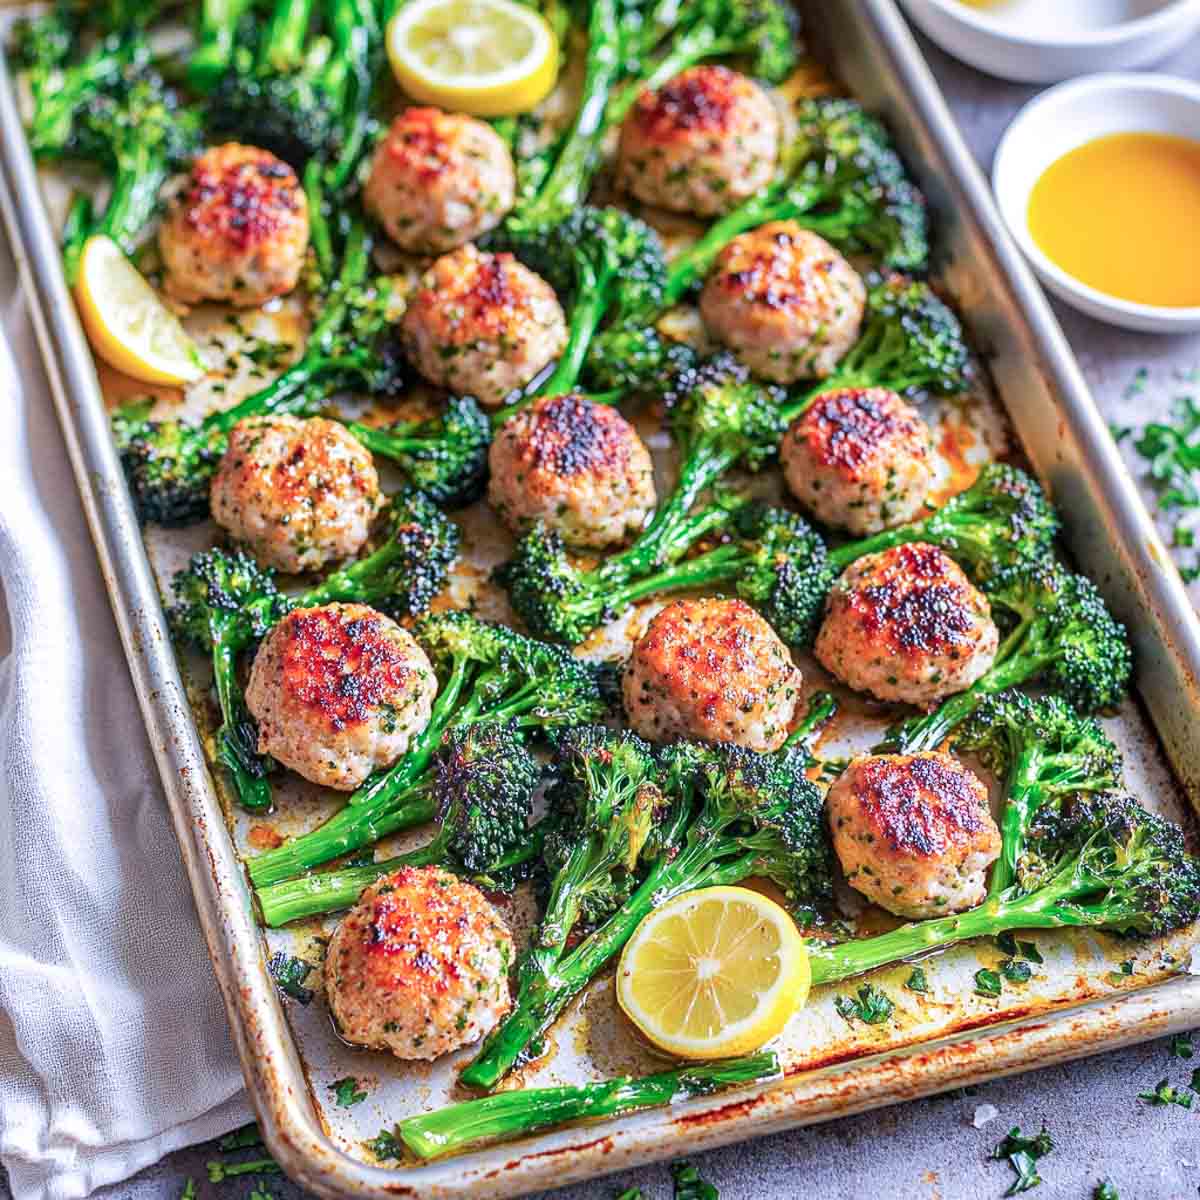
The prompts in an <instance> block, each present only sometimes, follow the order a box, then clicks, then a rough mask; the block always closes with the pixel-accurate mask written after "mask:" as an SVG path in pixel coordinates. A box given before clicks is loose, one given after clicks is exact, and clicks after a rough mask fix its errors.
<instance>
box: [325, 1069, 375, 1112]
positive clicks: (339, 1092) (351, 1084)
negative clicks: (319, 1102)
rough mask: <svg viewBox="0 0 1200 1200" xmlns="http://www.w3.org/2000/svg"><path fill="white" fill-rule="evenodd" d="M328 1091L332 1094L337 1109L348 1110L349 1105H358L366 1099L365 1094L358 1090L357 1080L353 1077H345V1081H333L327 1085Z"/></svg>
mask: <svg viewBox="0 0 1200 1200" xmlns="http://www.w3.org/2000/svg"><path fill="white" fill-rule="evenodd" d="M329 1090H330V1091H331V1092H332V1093H333V1096H334V1099H335V1100H336V1101H337V1106H338V1108H349V1107H350V1105H352V1104H358V1103H359V1102H360V1101H362V1100H365V1099H366V1098H367V1093H366V1092H360V1091H359V1090H358V1080H357V1079H355V1078H354V1076H353V1075H347V1076H346V1078H345V1079H338V1080H335V1081H334V1082H333V1083H331V1084H330V1085H329Z"/></svg>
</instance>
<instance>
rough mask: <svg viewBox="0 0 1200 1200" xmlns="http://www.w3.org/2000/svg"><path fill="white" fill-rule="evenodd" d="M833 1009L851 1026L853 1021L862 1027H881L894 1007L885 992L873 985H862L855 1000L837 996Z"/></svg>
mask: <svg viewBox="0 0 1200 1200" xmlns="http://www.w3.org/2000/svg"><path fill="white" fill-rule="evenodd" d="M833 1007H834V1008H835V1009H837V1014H838V1016H839V1017H841V1018H842V1020H844V1021H845V1022H847V1023H848V1024H850V1025H853V1024H854V1022H855V1020H859V1021H862V1022H863V1024H864V1025H882V1024H883V1023H884V1021H886V1020H888V1019H889V1018H890V1017H891V1015H892V1013H893V1012H894V1011H895V1009H896V1006H895V1005H894V1004H893V1003H892V1001H891V998H890V997H889V996H888V994H887V993H886V992H883V991H880V989H879V988H877V987H876V986H875V985H874V984H873V983H864V984H863V985H862V987H860V988H859V989H858V996H857V998H853V997H850V996H839V997H838V998H837V999H836V1000H835V1001H834V1002H833Z"/></svg>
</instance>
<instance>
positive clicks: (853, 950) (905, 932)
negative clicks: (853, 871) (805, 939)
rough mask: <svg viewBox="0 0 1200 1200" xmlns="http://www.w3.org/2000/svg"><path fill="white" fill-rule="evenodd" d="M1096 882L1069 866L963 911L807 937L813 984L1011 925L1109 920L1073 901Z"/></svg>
mask: <svg viewBox="0 0 1200 1200" xmlns="http://www.w3.org/2000/svg"><path fill="white" fill-rule="evenodd" d="M1095 887H1096V881H1095V880H1093V879H1090V878H1089V877H1087V876H1086V875H1082V874H1080V875H1077V874H1076V873H1075V872H1074V871H1073V870H1070V869H1068V870H1067V871H1066V872H1064V873H1062V874H1061V875H1060V876H1059V877H1057V878H1055V879H1052V880H1051V881H1050V882H1049V883H1048V884H1047V885H1046V886H1045V887H1041V888H1039V889H1038V890H1037V891H1035V892H1027V893H1020V892H1018V891H1016V889H1009V890H1007V891H1005V892H1002V893H1000V894H999V895H995V896H991V897H989V898H988V899H987V900H985V901H984V902H983V903H982V904H981V905H980V906H979V907H978V908H972V909H970V910H968V911H967V912H964V913H958V914H955V915H953V916H947V917H937V918H935V919H933V920H931V921H914V922H912V923H911V924H908V925H901V926H900V927H899V928H898V929H893V930H890V931H889V932H887V933H881V934H877V935H876V936H875V937H868V938H856V939H854V940H852V941H849V942H841V943H839V944H838V945H836V946H820V945H818V944H817V943H816V942H812V941H810V942H809V945H808V954H809V962H810V963H811V964H812V981H813V985H814V986H816V985H818V984H822V983H836V982H838V981H839V980H842V979H849V978H850V977H851V976H853V975H861V974H863V973H864V972H866V971H873V970H875V969H876V968H877V967H884V966H887V965H888V964H889V963H894V962H900V961H901V960H902V959H906V958H912V957H914V956H915V955H919V954H925V953H927V952H928V951H931V950H938V949H941V948H943V947H945V946H952V945H954V944H955V943H956V942H966V941H970V940H971V939H972V938H978V937H995V936H996V935H997V934H1000V933H1005V932H1007V931H1009V930H1018V929H1061V928H1064V927H1066V926H1073V927H1076V928H1078V927H1083V926H1095V925H1104V924H1107V923H1108V922H1109V921H1110V920H1111V919H1112V918H1113V915H1114V914H1113V913H1112V912H1110V911H1108V910H1106V909H1104V908H1103V907H1100V908H1097V909H1091V908H1088V907H1086V906H1084V905H1079V904H1075V903H1073V902H1072V901H1073V900H1075V899H1076V898H1078V897H1081V896H1084V895H1087V894H1088V893H1089V892H1091V891H1093V890H1095Z"/></svg>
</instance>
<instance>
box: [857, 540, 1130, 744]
mask: <svg viewBox="0 0 1200 1200" xmlns="http://www.w3.org/2000/svg"><path fill="white" fill-rule="evenodd" d="M986 591H987V594H988V598H989V600H990V601H991V602H992V605H993V608H998V609H999V610H1000V612H1001V613H1002V614H1008V615H1009V617H1010V622H1011V628H1010V629H1009V631H1008V632H1007V634H1006V635H1005V636H1004V637H1003V638H1002V639H1001V642H1000V647H999V649H998V650H997V652H996V658H995V661H994V662H993V664H992V666H991V667H990V668H989V669H988V671H987V672H986V673H985V674H984V675H982V676H981V677H980V678H979V679H978V680H976V682H975V683H973V684H972V685H971V686H970V687H969V688H967V689H966V690H965V691H962V692H958V693H957V694H956V695H953V696H950V697H948V698H947V699H946V700H944V701H943V702H942V703H941V705H940V706H939V707H938V708H936V709H934V710H933V711H932V712H930V713H926V714H924V715H922V716H919V717H912V718H910V719H908V720H906V721H903V722H901V723H900V724H898V725H895V726H893V727H892V728H891V729H890V730H889V731H888V734H887V737H886V738H885V739H884V741H883V743H882V744H881V745H880V747H879V749H880V750H881V751H888V752H892V753H900V754H912V753H915V752H916V751H918V750H932V749H934V748H936V747H937V746H939V745H940V744H941V743H942V742H943V741H944V740H945V739H946V738H947V737H949V736H950V734H951V733H952V732H953V731H954V729H955V728H957V726H958V725H959V724H961V723H962V722H963V721H964V720H966V718H967V717H969V716H970V715H971V714H972V713H973V712H974V711H975V709H976V708H977V707H978V706H979V704H980V702H981V701H982V700H983V698H984V697H985V696H987V695H989V694H992V693H995V692H1003V691H1006V690H1007V689H1008V688H1011V687H1018V686H1020V685H1021V684H1023V683H1026V682H1030V681H1032V680H1035V679H1036V680H1039V681H1040V682H1041V683H1043V684H1044V685H1045V686H1046V687H1047V688H1049V689H1051V690H1053V691H1055V692H1057V693H1059V694H1060V695H1062V696H1063V697H1064V698H1065V699H1066V700H1068V701H1069V702H1070V703H1071V704H1072V705H1073V706H1074V707H1075V708H1076V709H1078V710H1079V711H1080V712H1083V713H1093V712H1097V711H1099V710H1101V709H1105V708H1111V707H1113V706H1114V705H1116V704H1117V703H1118V702H1119V701H1120V700H1121V698H1122V696H1124V694H1125V689H1126V688H1127V687H1128V685H1129V676H1130V672H1131V670H1132V665H1133V664H1132V654H1131V651H1130V648H1129V638H1128V635H1127V634H1126V631H1125V628H1124V626H1123V625H1121V623H1120V622H1119V621H1117V620H1116V619H1115V618H1114V617H1113V616H1112V614H1111V613H1110V612H1109V611H1108V608H1107V606H1106V605H1105V603H1104V601H1103V599H1102V598H1101V596H1100V593H1099V592H1098V591H1097V590H1096V585H1095V584H1094V583H1092V582H1091V580H1090V579H1086V578H1085V577H1084V576H1082V575H1075V574H1072V573H1071V572H1070V571H1068V570H1066V569H1065V568H1064V567H1062V566H1061V565H1060V564H1059V563H1058V562H1056V561H1055V560H1054V559H1053V558H1052V557H1051V556H1050V555H1048V554H1046V555H1042V556H1041V557H1040V558H1035V559H1033V560H1032V561H1030V562H1024V563H1019V564H1017V565H1015V566H1012V567H1008V568H1005V569H1002V570H1001V571H999V572H997V573H996V575H995V576H994V577H992V578H991V579H989V580H988V581H987V583H986Z"/></svg>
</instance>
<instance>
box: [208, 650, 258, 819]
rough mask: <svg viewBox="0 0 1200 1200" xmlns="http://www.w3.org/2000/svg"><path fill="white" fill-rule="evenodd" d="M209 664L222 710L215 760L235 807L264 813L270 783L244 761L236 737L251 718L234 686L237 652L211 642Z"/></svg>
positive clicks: (254, 764)
mask: <svg viewBox="0 0 1200 1200" xmlns="http://www.w3.org/2000/svg"><path fill="white" fill-rule="evenodd" d="M212 664H213V681H214V683H215V685H216V690H217V704H218V706H219V707H220V709H221V727H220V728H219V729H218V730H217V732H216V737H215V740H216V744H217V758H218V759H219V760H220V761H221V763H222V764H224V766H225V768H226V769H227V770H228V771H229V776H230V779H231V780H232V782H233V790H234V792H235V794H236V795H237V800H238V803H239V804H240V805H241V806H242V807H243V808H245V809H247V810H249V811H251V812H261V811H264V810H265V809H269V808H270V807H271V801H272V797H271V781H270V780H269V779H268V778H267V777H266V772H265V770H264V769H263V764H262V763H261V762H256V763H249V762H247V761H246V756H245V752H244V748H243V744H242V743H241V742H240V741H239V739H238V736H237V732H236V730H237V726H238V725H239V724H241V723H248V722H249V721H250V714H249V712H248V711H247V709H246V702H245V700H244V699H243V698H242V689H241V688H240V687H239V686H238V682H237V650H236V648H235V647H234V646H233V645H232V644H231V643H230V641H229V640H228V639H227V638H224V637H220V636H216V637H214V638H213V650H212ZM256 768H257V769H256Z"/></svg>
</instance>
